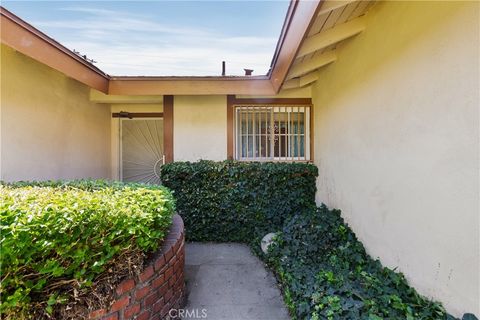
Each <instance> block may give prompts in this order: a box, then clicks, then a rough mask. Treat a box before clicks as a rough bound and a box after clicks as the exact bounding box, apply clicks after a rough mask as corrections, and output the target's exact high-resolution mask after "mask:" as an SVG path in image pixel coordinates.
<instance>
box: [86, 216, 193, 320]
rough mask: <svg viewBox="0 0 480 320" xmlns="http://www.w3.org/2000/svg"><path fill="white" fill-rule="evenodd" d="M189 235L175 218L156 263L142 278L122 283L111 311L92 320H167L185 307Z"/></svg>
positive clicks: (98, 313) (98, 312) (93, 315)
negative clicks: (185, 271) (185, 270)
mask: <svg viewBox="0 0 480 320" xmlns="http://www.w3.org/2000/svg"><path fill="white" fill-rule="evenodd" d="M184 243H185V234H184V229H183V221H182V218H180V216H179V215H175V216H174V217H173V224H172V226H171V228H170V233H169V234H168V236H167V238H166V239H165V241H164V243H163V246H162V248H161V249H160V250H159V252H158V254H157V255H156V258H155V259H154V261H152V262H151V263H150V264H149V265H147V266H145V268H144V269H143V270H142V272H141V273H140V275H139V276H138V277H135V278H131V279H126V280H124V281H122V282H121V283H120V284H119V285H118V287H117V288H116V289H115V291H114V292H112V294H113V295H114V302H113V304H112V305H111V306H110V308H109V309H108V310H105V309H100V310H92V311H91V312H90V313H89V319H91V320H94V319H95V320H117V319H118V320H155V319H164V318H165V317H166V316H167V314H168V311H169V310H170V309H178V308H181V307H183V306H184V303H185V295H186V288H185V279H184V277H183V269H184V267H185V246H184Z"/></svg>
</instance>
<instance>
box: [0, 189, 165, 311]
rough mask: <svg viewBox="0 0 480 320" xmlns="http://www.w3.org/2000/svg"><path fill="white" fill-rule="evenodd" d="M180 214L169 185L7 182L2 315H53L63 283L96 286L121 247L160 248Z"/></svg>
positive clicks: (1, 201)
mask: <svg viewBox="0 0 480 320" xmlns="http://www.w3.org/2000/svg"><path fill="white" fill-rule="evenodd" d="M173 213H174V201H173V197H172V195H171V193H170V192H169V191H168V190H167V189H166V188H164V187H151V186H148V187H147V186H142V185H128V184H127V185H124V184H121V183H108V182H106V181H73V182H43V183H41V182H36V183H18V184H14V185H8V184H0V219H1V222H0V228H1V250H2V264H1V296H2V302H1V305H0V314H1V315H5V316H6V317H7V318H12V319H24V318H29V316H30V315H31V308H32V306H33V305H36V306H37V307H38V306H39V305H40V306H41V308H43V309H44V310H45V312H46V313H47V314H52V312H53V310H54V307H55V306H56V305H57V304H61V303H63V302H65V301H66V300H67V299H68V297H67V296H65V295H64V293H63V292H60V291H58V290H56V289H55V288H57V287H58V288H60V287H61V286H62V284H71V285H72V286H75V287H76V288H77V289H82V288H88V287H89V286H90V285H91V284H92V282H93V281H94V280H95V278H96V277H97V276H98V275H100V274H101V273H103V272H105V271H106V268H108V266H109V263H110V261H112V260H113V259H115V258H116V257H118V256H119V255H121V254H125V253H126V252H132V251H135V250H141V251H143V252H148V251H152V250H154V249H156V248H157V247H158V245H159V243H160V240H161V239H163V238H164V237H165V235H166V232H167V231H168V228H169V226H170V224H171V221H172V216H173Z"/></svg>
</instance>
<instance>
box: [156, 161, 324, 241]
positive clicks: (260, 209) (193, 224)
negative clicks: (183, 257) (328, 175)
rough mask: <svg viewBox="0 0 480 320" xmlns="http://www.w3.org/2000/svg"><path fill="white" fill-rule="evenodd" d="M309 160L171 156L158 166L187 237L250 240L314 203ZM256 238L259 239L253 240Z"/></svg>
mask: <svg viewBox="0 0 480 320" xmlns="http://www.w3.org/2000/svg"><path fill="white" fill-rule="evenodd" d="M317 175H318V172H317V168H316V167H315V166H314V165H311V164H306V163H290V164H289V163H258V162H252V163H245V162H233V161H225V162H213V161H199V162H194V163H191V162H174V163H171V164H167V165H164V166H163V167H162V171H161V177H162V182H163V184H164V185H165V186H166V187H168V188H170V189H171V190H173V192H174V196H175V198H176V200H177V209H178V212H179V214H180V215H181V216H182V218H183V221H184V223H185V230H186V237H187V240H190V241H237V242H245V241H254V240H255V239H256V240H258V237H261V236H263V235H264V234H265V233H266V232H272V231H276V230H278V229H277V226H281V225H282V224H283V222H284V221H285V220H286V219H288V218H289V217H291V216H292V215H294V214H295V213H296V212H298V211H299V210H302V209H303V208H306V207H314V206H315V190H316V188H315V179H316V177H317ZM257 243H258V242H257Z"/></svg>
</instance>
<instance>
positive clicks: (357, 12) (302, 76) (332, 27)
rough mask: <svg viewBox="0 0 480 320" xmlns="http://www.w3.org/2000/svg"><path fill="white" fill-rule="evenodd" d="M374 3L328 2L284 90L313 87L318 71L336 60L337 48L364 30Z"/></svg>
mask: <svg viewBox="0 0 480 320" xmlns="http://www.w3.org/2000/svg"><path fill="white" fill-rule="evenodd" d="M374 3H375V1H371V0H365V1H364V0H325V1H323V3H322V4H321V7H320V10H319V11H318V14H317V15H316V17H315V18H314V20H313V23H312V25H311V27H310V28H309V30H308V33H307V37H306V38H305V39H304V41H303V43H302V45H301V46H300V48H299V50H298V52H297V54H296V56H295V60H294V62H293V63H292V66H291V67H290V69H289V72H288V74H287V76H286V78H285V81H284V83H283V85H282V88H283V89H292V88H299V87H304V86H308V85H311V84H312V83H314V82H315V81H316V80H317V79H318V70H319V69H320V68H322V67H324V66H326V65H329V64H330V63H332V62H335V61H336V59H337V54H336V48H337V46H338V45H340V44H341V43H343V42H345V41H348V39H350V38H351V37H354V36H356V35H358V34H359V33H361V32H362V31H363V30H364V29H365V21H364V17H363V16H364V15H365V14H366V13H367V11H368V10H369V9H370V8H371V7H372V6H373V5H374Z"/></svg>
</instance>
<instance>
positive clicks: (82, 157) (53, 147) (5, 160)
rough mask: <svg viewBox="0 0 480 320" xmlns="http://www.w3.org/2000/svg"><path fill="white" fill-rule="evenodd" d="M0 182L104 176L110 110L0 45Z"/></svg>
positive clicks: (107, 175) (77, 85)
mask: <svg viewBox="0 0 480 320" xmlns="http://www.w3.org/2000/svg"><path fill="white" fill-rule="evenodd" d="M1 78H2V82H1V143H0V144H1V151H2V152H1V167H0V179H1V180H5V181H15V180H46V179H73V178H87V177H91V178H110V110H109V108H108V107H107V106H104V105H101V104H96V103H92V102H90V101H89V91H90V89H89V88H88V87H87V86H85V85H83V84H81V83H79V82H77V81H75V80H72V79H70V78H67V77H66V76H64V75H63V74H61V73H60V72H57V71H55V70H53V69H51V68H49V67H47V66H45V65H44V64H41V63H39V62H37V61H35V60H33V59H31V58H28V57H26V56H24V55H22V54H21V53H18V52H16V51H14V50H12V49H11V48H9V47H6V46H4V45H2V47H1Z"/></svg>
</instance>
